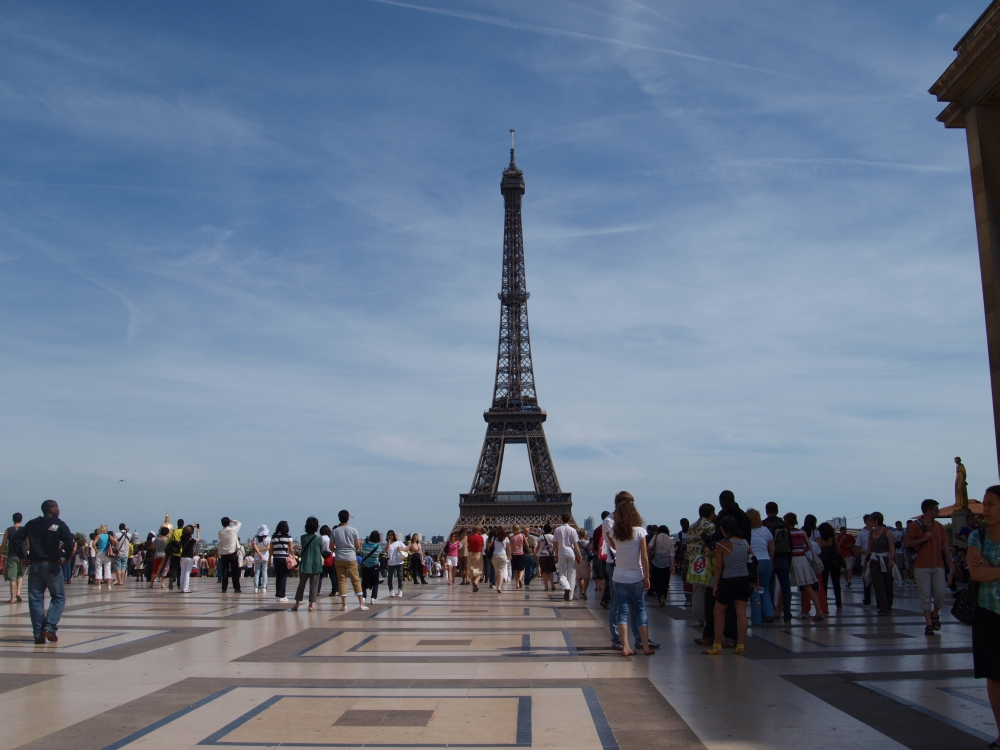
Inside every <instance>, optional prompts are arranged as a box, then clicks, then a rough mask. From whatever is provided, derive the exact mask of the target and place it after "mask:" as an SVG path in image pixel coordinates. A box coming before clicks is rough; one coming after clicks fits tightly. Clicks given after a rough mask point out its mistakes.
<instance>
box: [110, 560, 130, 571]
mask: <svg viewBox="0 0 1000 750" xmlns="http://www.w3.org/2000/svg"><path fill="white" fill-rule="evenodd" d="M111 569H112V570H128V558H127V557H116V558H115V561H114V563H113V564H112V566H111Z"/></svg>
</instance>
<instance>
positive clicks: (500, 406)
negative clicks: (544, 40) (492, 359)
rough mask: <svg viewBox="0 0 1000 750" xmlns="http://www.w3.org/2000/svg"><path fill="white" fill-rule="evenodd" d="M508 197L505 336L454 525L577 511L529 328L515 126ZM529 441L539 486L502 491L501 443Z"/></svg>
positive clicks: (551, 517)
mask: <svg viewBox="0 0 1000 750" xmlns="http://www.w3.org/2000/svg"><path fill="white" fill-rule="evenodd" d="M500 192H501V193H502V194H503V202H504V222H503V277H502V281H501V287H500V292H499V294H498V295H497V296H498V297H499V298H500V337H499V343H498V345H497V370H496V380H495V381H494V385H493V403H492V405H491V406H490V408H489V410H488V411H486V412H484V414H483V418H484V419H485V420H486V425H487V426H486V439H485V440H484V441H483V450H482V453H481V454H480V456H479V465H478V466H477V467H476V475H475V478H474V479H473V480H472V488H471V489H470V490H469V492H468V493H465V494H462V495H459V519H458V521H457V522H456V524H455V528H456V529H458V528H462V527H466V528H468V527H471V526H473V525H475V526H497V525H501V524H502V525H509V524H513V523H519V524H522V525H524V524H527V525H531V526H538V525H541V524H544V523H546V522H554V523H558V522H559V517H560V515H561V514H563V513H571V512H572V496H571V494H570V493H568V492H563V491H562V488H561V487H560V486H559V478H558V477H557V476H556V470H555V466H554V465H553V464H552V455H551V454H550V453H549V446H548V442H547V441H546V439H545V430H544V428H543V427H542V423H543V422H544V421H545V419H546V416H547V415H546V413H545V412H544V411H542V410H541V409H540V408H539V406H538V396H537V393H536V391H535V373H534V370H533V369H532V364H531V338H530V336H529V333H528V297H529V296H530V295H529V294H528V291H527V286H526V283H525V274H524V235H523V232H522V228H521V196H523V195H524V173H523V172H522V171H521V170H520V169H518V168H517V164H516V163H515V162H514V131H513V130H511V131H510V164H509V165H508V167H507V169H505V170H504V171H503V178H502V179H501V181H500ZM510 443H525V444H527V446H528V460H529V463H530V464H531V478H532V480H533V482H534V485H535V487H534V491H529V490H525V491H523V492H499V491H498V487H499V484H500V471H501V469H502V467H503V454H504V447H505V446H506V445H507V444H510Z"/></svg>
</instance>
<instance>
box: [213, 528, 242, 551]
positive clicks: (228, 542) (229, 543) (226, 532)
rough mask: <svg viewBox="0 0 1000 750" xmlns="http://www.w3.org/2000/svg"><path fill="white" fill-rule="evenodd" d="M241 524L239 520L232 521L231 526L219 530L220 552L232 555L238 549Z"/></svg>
mask: <svg viewBox="0 0 1000 750" xmlns="http://www.w3.org/2000/svg"><path fill="white" fill-rule="evenodd" d="M242 525H243V524H241V523H240V522H239V521H231V522H230V523H229V527H228V528H225V529H222V531H220V532H219V547H218V550H219V554H220V555H231V554H233V553H234V552H235V551H236V547H237V546H238V544H239V533H240V527H241V526H242Z"/></svg>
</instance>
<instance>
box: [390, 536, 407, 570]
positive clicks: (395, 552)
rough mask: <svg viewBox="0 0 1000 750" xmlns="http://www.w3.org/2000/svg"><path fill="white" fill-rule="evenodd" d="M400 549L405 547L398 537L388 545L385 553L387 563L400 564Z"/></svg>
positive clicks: (401, 560)
mask: <svg viewBox="0 0 1000 750" xmlns="http://www.w3.org/2000/svg"><path fill="white" fill-rule="evenodd" d="M401 549H406V545H405V544H403V543H402V542H401V541H399V540H398V539H397V540H396V541H395V542H393V543H392V544H390V545H389V549H388V550H387V553H386V554H388V555H389V565H402V564H403V556H402V555H401V554H400V552H399V551H400V550H401Z"/></svg>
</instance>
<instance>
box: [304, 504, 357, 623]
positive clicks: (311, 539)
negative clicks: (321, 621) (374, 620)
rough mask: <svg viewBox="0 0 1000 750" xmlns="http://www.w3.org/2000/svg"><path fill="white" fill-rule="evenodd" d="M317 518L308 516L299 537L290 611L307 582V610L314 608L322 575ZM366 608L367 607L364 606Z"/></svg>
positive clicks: (321, 552)
mask: <svg viewBox="0 0 1000 750" xmlns="http://www.w3.org/2000/svg"><path fill="white" fill-rule="evenodd" d="M318 531H319V519H318V518H316V516H309V518H307V519H306V526H305V532H306V533H305V534H303V535H302V538H301V539H300V544H301V545H302V561H301V562H300V563H299V585H298V588H296V589H295V604H293V605H292V611H293V612H297V611H298V609H299V604H301V602H302V595H303V594H304V593H305V590H306V583H308V584H309V611H310V612H312V611H314V610H315V609H316V594H317V593H318V592H319V577H320V576H321V575H323V546H322V545H323V542H322V541H321V540H320V538H319V534H318V533H317V532H318ZM365 609H367V607H365Z"/></svg>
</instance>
